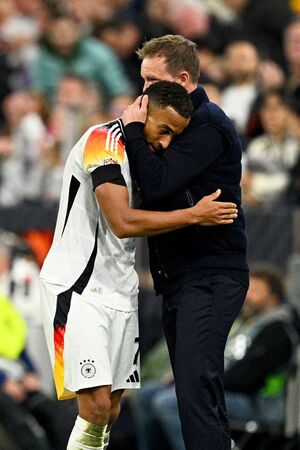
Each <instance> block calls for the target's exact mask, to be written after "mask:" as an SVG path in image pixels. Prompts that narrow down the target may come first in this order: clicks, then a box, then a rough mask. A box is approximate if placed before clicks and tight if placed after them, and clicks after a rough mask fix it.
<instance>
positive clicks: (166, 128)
mask: <svg viewBox="0 0 300 450" xmlns="http://www.w3.org/2000/svg"><path fill="white" fill-rule="evenodd" d="M189 121H190V119H186V118H185V117H183V116H181V115H180V114H178V112H176V111H175V110H174V109H173V108H171V107H170V106H167V107H166V108H158V107H155V106H150V107H149V112H148V116H147V121H146V123H145V127H144V135H145V138H146V140H147V142H148V144H149V146H150V148H151V150H152V151H154V152H161V151H162V150H166V149H167V148H168V146H169V145H170V143H171V141H172V139H173V138H174V137H175V136H177V135H178V134H180V133H182V131H183V130H184V129H185V128H186V127H187V125H188V123H189Z"/></svg>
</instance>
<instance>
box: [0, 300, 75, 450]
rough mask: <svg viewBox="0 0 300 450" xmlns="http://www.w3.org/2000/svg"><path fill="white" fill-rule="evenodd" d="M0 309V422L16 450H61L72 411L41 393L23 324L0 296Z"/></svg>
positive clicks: (63, 448) (13, 309) (16, 313)
mask: <svg viewBox="0 0 300 450" xmlns="http://www.w3.org/2000/svg"><path fill="white" fill-rule="evenodd" d="M0 310H1V314H0V342H1V344H0V423H1V424H2V425H3V426H4V429H5V431H6V432H7V433H8V435H9V438H10V440H11V441H12V442H13V443H15V445H17V447H18V449H20V450H28V449H29V448H30V449H31V450H46V449H47V450H48V449H49V450H65V448H66V444H67V440H68V435H69V433H70V430H71V428H72V420H73V417H72V414H73V416H74V413H75V409H74V410H73V411H72V410H71V408H70V409H69V410H68V411H67V410H66V409H65V407H64V406H63V405H58V403H57V401H55V400H52V399H50V398H48V397H47V396H46V395H45V394H44V393H43V392H42V390H41V383H40V379H39V376H38V374H37V372H36V369H35V367H34V365H33V362H32V360H31V358H30V356H29V354H28V353H27V352H26V325H25V322H24V320H23V319H22V317H21V315H20V313H19V312H18V311H17V310H16V308H15V307H14V306H13V304H12V303H11V302H10V300H9V299H8V298H7V297H5V296H4V295H3V294H1V293H0ZM63 413H64V420H63V421H62V420H61V417H60V414H63ZM37 424H39V427H38V428H37ZM42 430H43V432H42V433H41V431H42Z"/></svg>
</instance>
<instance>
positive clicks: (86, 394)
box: [78, 386, 112, 425]
mask: <svg viewBox="0 0 300 450" xmlns="http://www.w3.org/2000/svg"><path fill="white" fill-rule="evenodd" d="M110 395H111V393H110V386H100V387H96V388H90V389H83V390H81V391H79V392H78V408H79V415H80V417H82V418H83V419H85V420H87V421H88V422H90V423H94V424H96V425H106V424H107V423H109V421H110V415H111V409H112V401H111V398H110Z"/></svg>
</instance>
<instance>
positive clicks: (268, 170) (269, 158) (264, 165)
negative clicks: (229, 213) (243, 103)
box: [242, 90, 299, 207]
mask: <svg viewBox="0 0 300 450" xmlns="http://www.w3.org/2000/svg"><path fill="white" fill-rule="evenodd" d="M260 118H261V122H262V126H263V130H264V134H263V135H262V136H259V137H257V138H255V139H253V140H252V141H251V142H250V144H249V145H248V147H247V149H246V152H245V153H244V164H243V165H244V173H243V176H242V188H243V196H244V203H245V205H247V206H248V207H249V206H271V205H274V203H279V202H280V201H281V200H282V199H283V198H284V195H285V194H286V190H287V188H288V185H289V183H290V170H291V169H292V167H293V166H294V165H295V164H296V161H297V159H298V156H299V144H298V142H297V140H296V139H295V138H293V137H291V136H290V135H289V109H288V106H287V104H286V100H285V96H284V93H283V92H282V91H281V90H273V91H270V92H269V93H268V94H266V95H265V96H264V98H263V100H262V104H261V108H260Z"/></svg>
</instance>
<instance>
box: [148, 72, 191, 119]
mask: <svg viewBox="0 0 300 450" xmlns="http://www.w3.org/2000/svg"><path fill="white" fill-rule="evenodd" d="M144 94H147V95H148V97H149V103H153V104H155V105H156V106H158V107H159V108H166V107H168V106H171V107H172V108H173V109H174V110H175V111H176V112H177V113H178V114H180V115H181V116H183V117H185V118H186V119H188V118H189V117H191V115H192V112H193V102H192V100H191V99H190V96H189V94H188V92H187V90H186V89H185V88H184V87H183V86H181V85H180V84H178V83H175V82H174V81H157V82H156V83H153V84H151V85H150V86H149V87H148V88H147V89H146V90H145V91H144Z"/></svg>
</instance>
